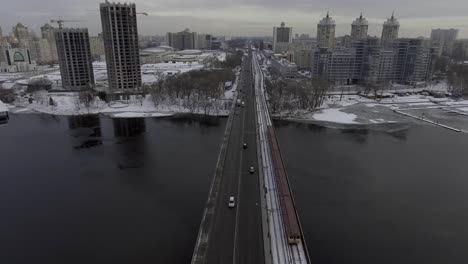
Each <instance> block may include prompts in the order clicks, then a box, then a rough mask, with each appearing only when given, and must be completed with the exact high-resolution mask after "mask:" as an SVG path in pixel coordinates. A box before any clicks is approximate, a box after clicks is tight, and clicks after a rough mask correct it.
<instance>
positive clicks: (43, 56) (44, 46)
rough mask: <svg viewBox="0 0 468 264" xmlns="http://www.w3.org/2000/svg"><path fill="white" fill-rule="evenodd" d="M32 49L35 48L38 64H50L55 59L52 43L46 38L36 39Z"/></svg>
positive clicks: (32, 43)
mask: <svg viewBox="0 0 468 264" xmlns="http://www.w3.org/2000/svg"><path fill="white" fill-rule="evenodd" d="M31 50H34V52H33V53H34V56H35V59H36V61H37V63H38V64H49V63H52V62H53V61H54V60H53V59H52V53H51V48H50V44H49V42H48V41H47V40H46V39H43V38H41V39H35V40H33V41H32V42H31Z"/></svg>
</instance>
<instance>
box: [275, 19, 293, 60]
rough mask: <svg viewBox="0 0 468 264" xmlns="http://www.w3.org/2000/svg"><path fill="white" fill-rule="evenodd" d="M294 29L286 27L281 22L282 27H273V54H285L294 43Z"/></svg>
mask: <svg viewBox="0 0 468 264" xmlns="http://www.w3.org/2000/svg"><path fill="white" fill-rule="evenodd" d="M292 34H293V32H292V27H286V26H285V24H284V22H281V25H280V27H273V52H274V53H284V52H286V51H287V50H288V47H289V44H290V43H292Z"/></svg>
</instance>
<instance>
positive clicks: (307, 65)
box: [294, 49, 313, 71]
mask: <svg viewBox="0 0 468 264" xmlns="http://www.w3.org/2000/svg"><path fill="white" fill-rule="evenodd" d="M312 55H313V50H312V49H300V50H295V51H294V63H296V65H297V68H298V69H299V70H305V71H310V70H311V68H312Z"/></svg>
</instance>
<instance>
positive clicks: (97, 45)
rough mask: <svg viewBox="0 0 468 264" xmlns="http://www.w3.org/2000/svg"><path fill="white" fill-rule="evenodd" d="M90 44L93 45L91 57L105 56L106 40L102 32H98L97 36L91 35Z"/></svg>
mask: <svg viewBox="0 0 468 264" xmlns="http://www.w3.org/2000/svg"><path fill="white" fill-rule="evenodd" d="M89 45H90V47H91V57H92V58H93V59H101V56H104V54H105V52H104V41H103V39H102V34H98V36H97V37H89Z"/></svg>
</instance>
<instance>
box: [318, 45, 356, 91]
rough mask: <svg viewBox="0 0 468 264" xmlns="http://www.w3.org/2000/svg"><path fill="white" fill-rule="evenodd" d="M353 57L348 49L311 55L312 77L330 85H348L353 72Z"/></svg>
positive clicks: (319, 51) (322, 51)
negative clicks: (321, 79)
mask: <svg viewBox="0 0 468 264" xmlns="http://www.w3.org/2000/svg"><path fill="white" fill-rule="evenodd" d="M353 60H354V56H353V53H352V52H350V50H348V49H338V48H337V49H335V50H324V49H321V50H318V51H315V52H313V55H312V76H313V77H322V78H325V79H326V80H328V81H329V82H330V83H332V84H348V83H349V82H350V81H351V78H352V75H353V72H352V66H353Z"/></svg>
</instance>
